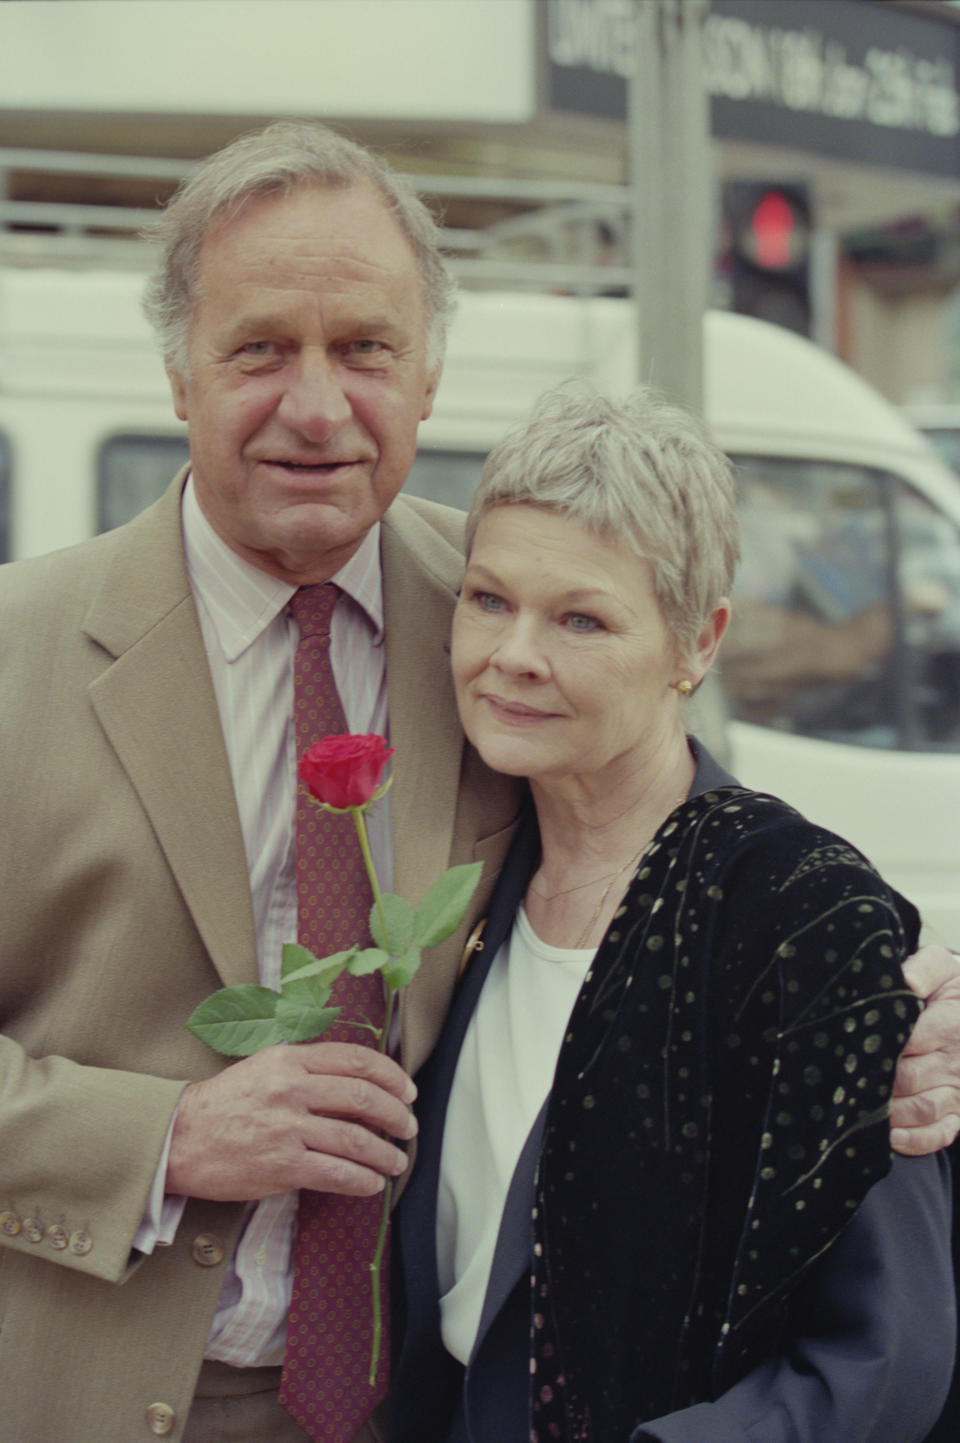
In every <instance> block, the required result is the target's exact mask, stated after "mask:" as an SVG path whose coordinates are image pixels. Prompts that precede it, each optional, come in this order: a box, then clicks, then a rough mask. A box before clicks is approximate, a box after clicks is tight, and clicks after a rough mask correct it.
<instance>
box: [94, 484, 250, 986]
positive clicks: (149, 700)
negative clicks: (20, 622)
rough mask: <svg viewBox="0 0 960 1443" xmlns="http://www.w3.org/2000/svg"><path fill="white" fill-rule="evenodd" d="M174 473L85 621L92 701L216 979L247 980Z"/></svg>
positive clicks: (221, 777)
mask: <svg viewBox="0 0 960 1443" xmlns="http://www.w3.org/2000/svg"><path fill="white" fill-rule="evenodd" d="M183 479H184V476H183V475H181V476H179V477H178V478H177V480H176V481H175V482H174V484H173V485H172V486H171V487H170V488H169V490H168V491H167V493H166V495H165V496H164V497H163V498H162V499H161V500H160V501H159V502H158V503H157V505H156V506H154V507H151V508H150V510H149V511H147V512H145V513H144V514H143V515H142V516H141V517H139V518H138V519H137V520H136V521H135V522H133V523H132V524H131V525H130V526H129V527H127V528H125V530H124V531H123V532H122V533H117V545H116V547H115V549H114V551H113V555H112V559H111V562H110V564H109V566H108V568H107V570H106V572H105V574H104V577H103V581H102V583H101V586H100V588H99V590H98V592H97V594H96V595H95V597H94V599H93V601H92V603H91V606H90V608H89V611H88V613H87V616H86V618H85V623H84V629H85V631H86V632H87V634H88V635H89V636H90V637H91V638H92V639H93V640H94V641H96V642H97V643H98V644H99V645H100V646H101V647H103V648H104V650H105V651H106V652H107V653H108V654H109V656H110V657H112V658H113V661H112V663H111V664H109V665H108V666H107V667H106V668H105V670H104V671H103V672H102V673H101V675H100V676H99V677H98V678H97V680H96V681H95V682H93V684H92V685H91V687H90V698H91V702H92V705H93V707H94V709H95V711H96V713H97V716H98V717H99V720H100V723H101V725H102V726H103V729H104V732H105V733H106V735H107V737H108V739H109V740H110V742H111V744H112V746H113V748H114V750H115V751H116V754H117V756H118V758H119V760H120V762H121V764H122V765H123V767H124V768H125V770H126V772H127V775H128V777H129V778H130V781H131V783H132V785H133V787H134V789H135V791H136V792H137V795H138V797H139V799H140V801H141V803H142V805H143V808H144V810H145V812H146V813H147V816H148V817H149V819H150V822H151V824H152V826H153V828H154V830H155V832H156V835H157V837H158V839H159V841H160V845H161V846H162V848H163V850H164V853H165V855H166V857H167V860H168V862H169V864H170V868H171V870H172V872H173V874H174V876H175V877H176V879H177V883H178V885H179V887H180V890H181V892H182V894H183V898H184V901H185V903H186V905H187V907H188V908H189V910H190V912H191V914H192V916H193V919H194V921H195V923H196V925H197V928H198V930H199V932H200V935H201V937H202V939H203V942H204V945H205V947H206V948H207V951H208V952H209V954H210V957H211V959H212V960H213V963H214V966H215V967H216V968H217V970H218V972H219V973H220V975H221V977H222V979H223V981H224V984H225V985H230V984H233V983H237V982H252V981H256V978H257V961H256V943H255V939H254V932H253V917H252V908H251V903H250V888H249V882H248V876H247V864H246V858H245V855H244V848H243V839H242V835H241V832H240V823H239V818H238V815H237V807H236V801H235V798H234V792H233V784H232V780H231V777H230V766H229V762H228V760H227V755H226V749H225V747H224V743H223V736H222V732H221V729H220V720H219V715H218V712H217V703H216V698H215V696H214V692H213V684H212V682H211V680H210V672H209V668H208V665H207V658H206V652H205V650H204V645H203V637H202V635H201V632H200V625H199V622H198V619H197V614H196V607H195V604H194V600H193V596H192V593H191V591H190V583H189V580H188V577H187V572H186V565H185V562H184V557H183V545H182V539H181V530H180V493H181V490H182V485H183Z"/></svg>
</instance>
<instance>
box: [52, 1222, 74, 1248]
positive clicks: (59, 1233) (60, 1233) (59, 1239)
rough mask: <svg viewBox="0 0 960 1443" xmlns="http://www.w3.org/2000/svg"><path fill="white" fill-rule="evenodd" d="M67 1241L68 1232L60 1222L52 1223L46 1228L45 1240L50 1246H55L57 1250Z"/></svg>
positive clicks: (65, 1244) (63, 1246) (64, 1245)
mask: <svg viewBox="0 0 960 1443" xmlns="http://www.w3.org/2000/svg"><path fill="white" fill-rule="evenodd" d="M69 1241H70V1234H69V1233H68V1232H67V1230H66V1228H65V1227H62V1226H61V1225H60V1223H54V1224H53V1226H52V1227H50V1228H48V1229H47V1242H48V1243H49V1244H50V1246H51V1247H52V1248H56V1249H57V1251H58V1252H60V1251H61V1250H62V1249H63V1248H65V1247H66V1246H67V1243H68V1242H69Z"/></svg>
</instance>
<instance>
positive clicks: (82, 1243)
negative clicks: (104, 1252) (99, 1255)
mask: <svg viewBox="0 0 960 1443" xmlns="http://www.w3.org/2000/svg"><path fill="white" fill-rule="evenodd" d="M92 1247H93V1238H92V1237H91V1236H90V1234H89V1233H88V1232H87V1230H86V1228H77V1230H76V1232H75V1233H71V1234H70V1251H71V1252H72V1253H73V1254H74V1256H75V1257H78V1258H83V1257H86V1255H87V1253H88V1252H89V1251H90V1249H91V1248H92Z"/></svg>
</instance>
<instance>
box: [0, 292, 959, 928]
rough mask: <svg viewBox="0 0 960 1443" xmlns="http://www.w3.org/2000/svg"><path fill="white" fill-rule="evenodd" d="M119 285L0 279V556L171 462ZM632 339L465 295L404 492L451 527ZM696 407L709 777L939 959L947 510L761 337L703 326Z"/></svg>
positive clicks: (865, 415) (101, 508) (942, 499)
mask: <svg viewBox="0 0 960 1443" xmlns="http://www.w3.org/2000/svg"><path fill="white" fill-rule="evenodd" d="M139 288H140V281H139V279H138V278H137V277H136V276H134V275H129V274H109V275H105V274H95V273H76V274H71V273H54V272H50V271H44V270H39V269H38V270H35V271H12V272H10V271H8V272H6V273H2V272H0V519H2V518H4V517H5V518H6V521H7V523H8V526H9V537H8V542H7V545H8V552H7V554H8V555H9V556H19V555H28V554H32V553H35V552H38V551H43V550H48V549H50V548H53V547H56V546H62V545H65V544H69V543H70V542H72V541H75V540H78V539H80V538H82V537H84V536H87V535H90V534H91V533H93V532H94V531H95V530H97V529H100V528H103V527H105V526H110V525H115V524H117V523H119V522H120V521H122V520H125V519H126V518H127V517H128V516H129V515H131V514H133V513H134V512H135V511H137V510H139V509H140V508H141V507H142V506H143V505H145V504H146V503H147V502H148V501H150V500H151V499H153V497H154V496H155V495H157V494H158V493H159V491H160V490H162V489H163V487H164V485H165V484H166V482H167V481H168V479H169V477H170V476H171V475H172V474H173V471H174V469H175V468H176V466H177V465H178V463H179V461H180V460H181V459H182V458H183V457H184V456H185V454H186V447H185V439H184V435H183V430H182V428H181V427H180V426H179V424H178V423H177V421H176V419H175V418H174V416H173V412H172V410H171V408H170V403H169V399H168V396H167V392H166V383H165V378H164V376H163V371H162V367H161V365H160V362H159V360H158V359H157V358H156V356H155V354H154V352H153V350H152V346H151V343H150V340H149V337H148V335H147V333H146V328H145V324H144V322H143V321H142V320H141V318H140V314H139V309H138V295H139ZM633 325H634V320H633V310H632V306H631V305H630V303H629V302H627V301H624V300H619V299H591V300H586V299H577V298H573V297H566V296H538V295H528V294H521V293H515V292H511V293H492V292H486V293H485V292H478V293H467V294H465V295H464V296H463V297H462V298H461V303H460V310H459V314H458V317H457V320H456V322H455V324H454V327H453V332H452V335H451V340H450V347H449V351H448V359H447V363H446V367H445V371H444V378H443V381H442V384H441V387H440V391H439V394H438V397H437V403H436V406H435V409H434V414H433V416H432V417H431V419H430V420H429V421H428V422H427V423H425V424H424V426H423V428H422V432H421V448H420V452H419V454H418V458H417V463H416V466H415V468H414V471H413V473H412V475H411V478H410V481H409V483H408V489H409V490H411V491H414V492H415V493H416V494H419V495H425V496H430V497H433V498H435V499H437V500H441V501H446V502H448V503H450V504H453V505H460V506H465V505H467V504H468V503H469V500H470V496H471V494H472V491H473V487H474V485H475V483H476V479H477V476H478V474H479V468H480V465H481V464H482V459H483V457H484V455H485V453H486V452H487V450H489V448H490V446H491V445H492V444H493V443H494V442H495V441H496V440H497V439H498V438H499V436H500V435H501V434H502V432H503V430H504V428H505V427H506V425H507V424H508V423H509V422H510V421H512V420H514V419H515V418H516V417H517V416H519V415H522V414H523V413H524V412H525V411H526V410H527V409H528V407H529V405H530V404H531V403H532V401H533V400H534V399H535V397H536V396H538V395H539V394H540V393H541V392H542V391H543V390H545V389H546V388H547V387H548V386H549V385H551V384H553V383H554V382H555V381H558V380H560V379H562V378H564V377H566V376H569V375H571V374H575V373H579V374H584V375H587V376H589V377H590V378H591V379H593V380H594V381H595V382H596V383H597V384H598V385H599V386H601V387H603V388H605V389H609V390H612V391H622V390H624V389H625V388H627V387H628V386H629V385H630V384H631V382H632V380H633V377H634V374H635V363H634V359H633V357H634V345H633ZM705 407H706V413H707V417H708V420H709V421H710V423H711V426H712V428H713V430H714V433H715V434H716V436H717V437H718V439H719V440H720V442H721V443H722V445H723V446H724V447H725V448H726V450H727V451H728V452H729V454H730V455H731V456H733V457H734V459H735V460H736V463H737V468H738V476H739V485H740V491H741V498H742V515H743V527H744V545H743V553H744V554H743V561H742V565H741V568H740V571H739V574H738V581H737V587H736V593H735V601H736V603H737V605H736V617H735V621H734V623H733V625H732V626H731V629H730V634H729V637H728V642H727V643H725V645H724V652H723V656H724V663H723V672H722V678H721V680H722V692H723V705H724V708H725V713H726V719H725V743H726V756H727V760H728V763H729V765H730V766H731V768H732V770H733V771H734V772H736V774H737V775H738V776H740V777H741V778H742V779H743V780H744V781H745V782H748V783H750V784H752V785H755V786H758V787H762V788H765V789H767V790H769V791H772V792H775V793H777V794H779V795H781V796H783V797H785V798H786V799H787V800H789V801H792V802H794V803H795V804H796V805H797V806H799V807H800V808H801V809H802V810H803V811H804V812H805V813H806V814H807V815H808V816H810V817H812V818H814V819H815V820H818V821H821V822H823V823H824V824H826V825H828V826H830V827H832V828H833V829H834V830H836V831H837V832H839V833H841V834H842V835H844V836H846V837H849V838H850V840H851V841H853V842H855V843H856V844H857V845H858V846H859V847H860V848H861V849H862V850H863V851H864V852H866V853H867V855H868V856H869V857H870V858H871V859H872V860H873V861H874V862H875V863H876V865H877V866H878V867H879V869H880V870H881V871H882V872H883V873H884V875H885V876H887V877H888V878H889V880H890V881H891V882H893V883H894V885H896V886H898V887H899V888H900V889H901V890H902V891H904V892H905V893H906V895H908V896H909V897H911V898H912V899H913V900H914V901H915V902H916V903H917V905H918V906H919V907H920V909H921V911H922V913H923V916H924V920H925V924H926V933H925V935H926V937H927V938H928V939H930V940H934V939H939V940H943V941H947V942H950V943H952V944H953V945H956V944H957V943H958V941H960V488H958V487H957V485H956V481H955V479H954V478H953V476H952V475H951V473H950V472H949V471H948V470H946V468H945V467H943V466H942V465H941V464H940V463H939V462H938V460H937V459H936V457H935V456H934V455H933V453H932V452H931V450H930V448H929V446H928V445H927V444H926V443H925V442H924V441H923V440H922V439H921V438H920V437H919V436H918V435H917V433H916V432H915V431H914V430H913V429H911V427H910V426H909V425H908V424H907V423H906V422H905V421H904V420H903V419H902V417H900V416H899V415H898V414H897V413H896V412H895V411H894V410H893V408H892V407H890V406H889V405H888V404H887V403H886V402H885V401H883V400H882V399H881V398H880V397H879V396H878V395H877V394H876V393H875V392H874V391H872V390H871V389H870V388H869V387H868V386H867V385H866V384H865V383H864V382H863V381H861V380H860V379H859V378H858V377H857V376H855V375H854V374H853V373H852V372H851V371H850V370H849V369H847V368H846V367H844V366H843V365H841V364H840V363H839V362H837V361H836V360H834V359H833V358H832V357H830V356H828V355H827V354H825V353H824V352H823V351H821V350H819V349H818V348H817V347H815V346H813V345H811V344H810V343H809V342H807V341H805V340H802V339H801V338H799V337H797V336H795V335H793V334H792V333H790V332H788V331H785V330H781V329H779V328H776V327H772V326H768V325H766V324H764V323H763V322H759V321H754V320H751V319H748V318H746V317H742V316H736V315H732V314H728V313H719V312H718V313H712V314H710V315H709V316H708V317H707V318H706V321H705ZM4 496H5V504H4V500H3V498H4ZM0 541H2V537H0ZM712 740H713V741H715V740H716V737H715V736H714V737H713V738H712Z"/></svg>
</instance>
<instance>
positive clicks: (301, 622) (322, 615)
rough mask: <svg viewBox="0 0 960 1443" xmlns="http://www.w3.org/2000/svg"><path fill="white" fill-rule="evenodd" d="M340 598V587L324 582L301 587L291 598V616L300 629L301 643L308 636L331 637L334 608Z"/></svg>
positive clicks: (330, 582)
mask: <svg viewBox="0 0 960 1443" xmlns="http://www.w3.org/2000/svg"><path fill="white" fill-rule="evenodd" d="M339 596H340V588H339V586H335V585H334V583H333V582H332V581H322V582H320V583H319V584H318V585H317V586H301V587H300V588H299V590H298V591H295V592H294V593H293V595H292V596H291V598H290V614H291V615H292V616H293V619H294V621H295V622H296V623H297V626H298V627H299V628H300V639H301V641H302V640H303V639H304V637H307V636H329V635H330V621H331V618H332V616H333V608H334V607H335V606H336V604H337V600H338V598H339Z"/></svg>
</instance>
